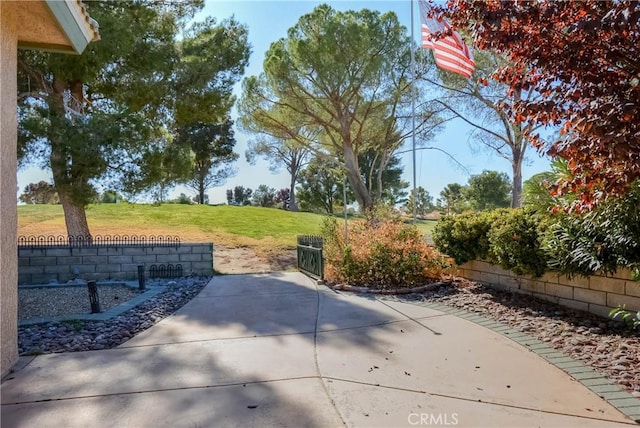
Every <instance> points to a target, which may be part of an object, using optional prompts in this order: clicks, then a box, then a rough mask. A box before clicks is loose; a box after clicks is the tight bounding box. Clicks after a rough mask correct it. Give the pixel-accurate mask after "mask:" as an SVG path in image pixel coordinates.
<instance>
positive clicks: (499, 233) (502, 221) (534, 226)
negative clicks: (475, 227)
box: [488, 209, 547, 277]
mask: <svg viewBox="0 0 640 428" xmlns="http://www.w3.org/2000/svg"><path fill="white" fill-rule="evenodd" d="M545 228H546V223H544V222H543V221H541V218H540V217H539V216H538V215H536V214H534V213H533V212H531V211H525V210H522V209H515V210H510V211H509V212H507V213H505V214H504V215H500V216H497V217H496V219H495V221H494V223H493V224H492V226H491V229H490V230H489V233H488V240H489V246H490V249H489V260H490V261H491V262H493V263H496V264H499V265H500V266H502V267H503V268H504V269H507V270H510V271H512V272H513V273H515V274H516V275H531V276H535V277H540V276H542V275H543V274H544V273H545V272H546V270H547V257H546V253H545V251H544V250H543V248H542V246H541V241H542V239H543V236H544V231H545Z"/></svg>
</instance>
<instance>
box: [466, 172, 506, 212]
mask: <svg viewBox="0 0 640 428" xmlns="http://www.w3.org/2000/svg"><path fill="white" fill-rule="evenodd" d="M510 193H511V184H510V181H509V176H507V174H505V173H504V172H497V171H487V170H485V171H482V173H481V174H477V175H472V176H471V178H469V183H468V185H467V186H466V187H464V188H463V190H462V194H463V195H464V196H465V198H466V199H467V201H468V202H469V204H470V205H471V208H473V209H474V210H477V211H484V210H491V209H494V208H506V207H508V206H509V205H510V200H511V195H510Z"/></svg>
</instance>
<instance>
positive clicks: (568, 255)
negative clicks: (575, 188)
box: [544, 182, 640, 276]
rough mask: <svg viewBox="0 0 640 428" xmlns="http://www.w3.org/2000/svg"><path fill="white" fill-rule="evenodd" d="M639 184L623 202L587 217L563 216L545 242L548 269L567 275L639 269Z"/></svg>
mask: <svg viewBox="0 0 640 428" xmlns="http://www.w3.org/2000/svg"><path fill="white" fill-rule="evenodd" d="M639 207H640V182H636V183H635V184H634V185H633V186H632V189H631V191H630V192H629V193H628V194H627V195H626V196H625V197H624V198H622V199H615V200H609V201H608V202H605V203H604V204H603V205H601V206H600V207H599V208H598V209H596V210H594V211H591V212H589V213H586V214H584V215H580V216H578V215H569V214H567V215H564V216H562V217H561V219H560V220H559V221H558V222H557V223H556V224H554V225H553V226H551V227H550V229H549V231H548V233H547V236H546V238H545V240H544V245H545V249H546V251H547V255H548V258H549V266H550V267H551V268H552V269H554V270H557V271H560V272H562V273H564V274H566V275H570V276H571V275H582V276H589V275H592V274H594V273H596V272H599V273H604V274H610V273H614V272H615V271H616V270H617V268H618V267H620V266H623V267H628V268H630V269H632V270H633V269H637V268H638V267H640V208H639Z"/></svg>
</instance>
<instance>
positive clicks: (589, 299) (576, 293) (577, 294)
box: [573, 288, 607, 305]
mask: <svg viewBox="0 0 640 428" xmlns="http://www.w3.org/2000/svg"><path fill="white" fill-rule="evenodd" d="M573 298H574V299H575V300H579V301H581V302H586V303H595V304H596V305H606V304H607V293H605V292H604V291H597V290H585V289H584V288H574V289H573Z"/></svg>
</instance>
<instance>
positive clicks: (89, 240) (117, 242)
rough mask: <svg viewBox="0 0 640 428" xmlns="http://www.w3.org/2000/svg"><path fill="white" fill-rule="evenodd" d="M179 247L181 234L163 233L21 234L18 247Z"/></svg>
mask: <svg viewBox="0 0 640 428" xmlns="http://www.w3.org/2000/svg"><path fill="white" fill-rule="evenodd" d="M124 245H126V246H150V247H179V246H180V237H179V236H168V235H167V236H163V235H157V236H156V235H149V236H145V235H92V236H71V235H69V236H67V235H20V236H18V248H24V247H29V248H41V247H74V248H77V247H112V246H124Z"/></svg>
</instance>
